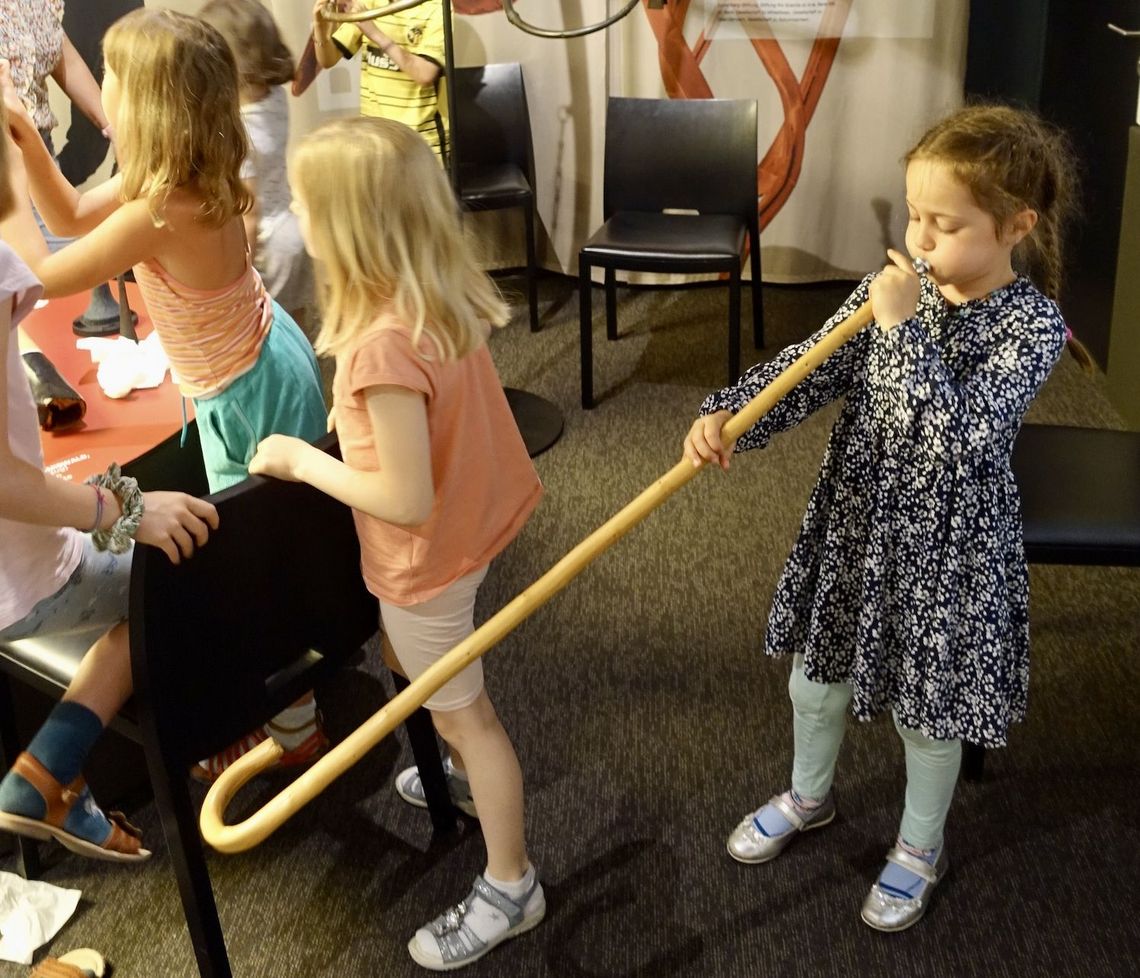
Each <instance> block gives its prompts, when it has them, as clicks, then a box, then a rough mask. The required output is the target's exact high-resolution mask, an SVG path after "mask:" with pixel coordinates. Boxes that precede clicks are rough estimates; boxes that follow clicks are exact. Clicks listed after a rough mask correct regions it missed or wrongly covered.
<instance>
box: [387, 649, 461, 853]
mask: <svg viewBox="0 0 1140 978" xmlns="http://www.w3.org/2000/svg"><path fill="white" fill-rule="evenodd" d="M392 682H393V683H394V684H395V687H396V693H397V694H399V693H402V692H403V691H404V690H405V689H407V688H408V686H409V683H408V680H407V679H405V678H404V677H403V676H401V675H400V674H399V673H397V672H394V673H392ZM404 729H405V730H407V732H408V743H410V744H411V745H412V756H413V757H414V758H415V759H416V767H417V768H419V772H420V780H421V781H422V782H423V786H424V797H425V798H426V799H427V806H428V812H429V813H430V814H431V824H432V828H433V829H435V831H436V832H450V831H452V829H454V828H455V808H454V807H453V806H452V804H451V795H450V794H449V793H448V791H447V775H445V774H444V773H443V762H442V761H441V760H440V757H439V746H438V743H437V741H436V739H435V726H434V725H433V724H432V722H431V714H430V713H429V712H428V711H427V710H425V709H423V708H422V707H421V708H420V709H418V710H416V711H415V712H414V713H413V714H412V715H411V716H410V717H408V719H407V720H405V721H404Z"/></svg>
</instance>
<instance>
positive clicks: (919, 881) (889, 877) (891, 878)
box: [879, 843, 942, 900]
mask: <svg viewBox="0 0 1140 978" xmlns="http://www.w3.org/2000/svg"><path fill="white" fill-rule="evenodd" d="M905 848H907V849H909V850H911V855H915V854H916V853H922V855H920V856H918V858H919V859H921V860H923V862H928V863H930V865H931V866H933V865H934V863H935V862H936V861H937V859H938V852H939V850H940V849H941V848H942V847H941V846H936V847H935V848H933V849H918V848H917V847H915V846H912V845H910V844H909V843H907V844H906V846H905ZM879 887H880V888H881V889H882V890H883V892H884V893H886V894H887V895H888V896H893V897H898V898H899V899H900V900H913V899H914V898H915V897H918V896H921V895H922V891H923V890H924V889H925V888H926V880H924V879H923V878H922V877H921V876H918V875H916V874H914V873H912V872H911V871H910V870H909V869H907V868H906V867H904V866H900V865H898V864H897V863H892V862H888V863H887V865H886V866H885V867H884V868H883V871H882V872H881V873H880V874H879Z"/></svg>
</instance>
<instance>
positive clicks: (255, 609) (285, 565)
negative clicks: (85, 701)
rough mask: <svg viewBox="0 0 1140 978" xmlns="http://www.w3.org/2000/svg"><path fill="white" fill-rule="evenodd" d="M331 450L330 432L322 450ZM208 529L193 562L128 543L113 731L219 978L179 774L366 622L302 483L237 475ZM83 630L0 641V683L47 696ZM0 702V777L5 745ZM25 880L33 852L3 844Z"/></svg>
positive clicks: (443, 814)
mask: <svg viewBox="0 0 1140 978" xmlns="http://www.w3.org/2000/svg"><path fill="white" fill-rule="evenodd" d="M322 447H324V448H325V449H326V450H330V451H334V452H335V449H336V442H335V436H334V435H330V436H328V438H327V439H326V440H325V441H324V442H322ZM212 501H213V502H214V503H215V504H216V505H217V507H218V513H219V515H220V520H221V526H220V528H219V529H218V531H217V532H215V533H214V534H213V536H212V537H211V540H210V542H209V544H208V546H206V547H204V548H203V549H202V550H201V551H199V552H198V553H197V554H195V556H194V557H193V559H191V560H188V561H184V562H183V563H182V564H179V565H177V566H176V565H174V564H171V563H170V561H168V560H167V559H166V557H165V555H163V554H162V553H161V552H160V551H157V550H153V549H151V548H148V547H138V548H137V549H136V551H135V557H134V561H133V564H132V569H131V609H132V613H131V620H130V633H131V665H132V670H133V673H134V683H135V696H134V698H133V699H132V701H131V702H130V703H128V704H127V706H126V708H125V709H124V710H123V711H122V713H121V715H120V716H119V717H117V718H116V720H115V722H114V724H113V726H115V727H116V728H118V729H120V730H121V731H122V732H124V733H125V734H126V735H127V736H130V737H132V738H134V739H135V740H138V741H139V742H141V743H142V745H143V748H144V751H145V753H146V759H147V768H148V771H149V774H150V780H151V785H152V787H153V789H154V797H155V803H156V806H157V809H158V812H159V815H160V817H161V820H162V825H163V832H164V834H165V836H166V839H167V844H168V845H169V847H170V851H171V857H172V861H173V863H174V869H175V874H176V876H177V880H178V888H179V893H180V894H181V897H182V905H183V910H184V912H185V915H186V922H187V925H188V928H189V932H190V937H191V941H192V943H193V947H194V953H195V955H196V957H197V962H198V969H199V972H200V974H201V975H202V976H203V978H229V976H230V975H231V970H230V964H229V958H228V956H227V953H226V947H225V941H224V938H223V936H222V930H221V924H220V923H219V921H218V914H217V907H216V904H215V902H214V896H213V890H212V888H211V885H210V877H209V871H208V869H207V866H206V860H205V855H204V853H203V850H202V844H201V841H200V838H199V834H198V825H197V817H196V812H195V809H194V805H193V804H192V801H191V797H190V792H189V785H188V772H189V768H190V766H191V765H192V764H193V763H194V762H195V761H196V760H197V759H199V758H202V757H206V756H209V755H210V754H213V753H215V752H217V751H219V750H221V749H222V748H224V747H225V746H226V745H227V744H230V743H232V742H233V741H234V740H236V739H237V738H238V737H240V736H242V735H243V734H245V733H247V732H248V731H249V730H252V729H254V728H255V727H257V726H259V725H260V724H262V723H264V722H265V721H266V720H268V719H269V718H270V717H272V716H273V715H274V714H276V713H278V712H279V711H280V710H282V709H283V708H285V707H286V706H288V705H289V704H290V703H291V702H293V701H294V700H295V699H297V698H298V697H299V696H300V695H301V694H302V693H304V692H305V691H307V690H310V689H312V688H313V687H314V686H315V685H317V684H318V683H320V682H321V680H322V679H323V678H324V677H325V676H327V675H328V674H329V673H330V672H331V671H332V670H334V669H336V668H338V667H340V666H341V665H343V664H344V663H345V662H346V660H348V659H349V658H350V657H352V656H354V655H355V654H356V653H357V652H358V650H359V649H360V647H361V645H362V644H363V643H364V642H365V641H367V640H368V639H369V638H370V637H371V636H372V635H373V634H375V632H376V630H377V627H378V624H379V617H378V615H379V611H378V607H377V604H376V599H375V598H373V597H372V596H371V595H370V594H369V593H368V591H367V590H366V589H365V587H364V585H363V582H362V580H361V576H360V566H359V561H360V551H359V547H358V544H357V540H356V532H355V529H354V527H353V522H352V516H351V513H350V511H349V510H348V509H347V508H346V507H344V506H342V505H341V504H340V503H337V502H335V501H334V500H332V499H331V498H329V497H328V496H325V495H324V494H322V493H320V492H318V491H317V490H315V489H313V488H312V487H310V486H306V485H302V484H299V483H288V482H278V481H276V480H272V479H259V478H252V479H248V480H246V481H245V482H243V483H242V484H240V485H238V486H234V487H232V488H230V489H227V490H225V491H224V492H222V493H219V494H218V495H216V496H214V497H212ZM95 637H96V636H94V635H81V636H70V637H66V638H64V639H55V640H48V639H44V640H26V641H21V642H11V643H7V644H0V696H10V690H9V689H8V677H9V676H12V677H15V678H17V679H19V680H20V681H21V682H25V683H31V684H32V685H34V686H37V687H38V688H40V689H41V690H43V691H45V692H47V693H49V694H50V695H53V696H56V697H58V696H59V695H60V694H61V693H62V692H63V690H64V689H66V687H67V684H68V683H69V682H70V681H71V678H72V676H73V675H74V673H75V669H76V667H77V666H78V663H79V660H80V659H81V658H82V656H83V654H84V652H85V651H86V650H87V648H88V647H89V646H90V644H91V642H92V641H93V640H94V638H95ZM10 717H11V709H10V700H3V699H0V733H2V734H3V749H4V755H5V756H4V758H3V760H4V764H5V768H6V767H7V766H8V765H9V764H10V763H11V761H12V760H13V759H14V758H15V755H16V753H18V751H19V749H20V745H19V744H18V742H17V741H16V739H15V733H14V730H13V729H12V726H13V725H12V724H11V722H10ZM407 729H408V734H409V738H410V740H411V742H412V749H413V752H414V754H415V759H416V763H417V764H418V765H419V766H420V771H421V773H423V774H424V775H425V782H424V787H425V790H426V792H427V794H428V799H429V808H430V809H431V817H432V822H433V825H434V826H435V828H436V829H437V830H445V829H447V828H449V827H451V826H453V825H454V816H453V811H452V809H451V803H450V800H449V798H448V794H447V787H446V782H445V779H444V774H443V768H442V765H441V763H440V758H439V752H438V749H437V746H436V740H435V734H434V730H433V728H432V725H431V719H430V717H429V716H428V714H427V713H426V711H423V710H420V711H418V712H417V714H415V715H413V716H412V717H409V719H408V723H407ZM18 849H19V852H18V860H19V863H20V868H21V871H23V872H25V873H26V874H27V875H35V873H36V872H37V871H38V861H37V858H36V853H35V849H34V844H33V843H30V842H29V841H28V840H26V839H20V840H19V843H18Z"/></svg>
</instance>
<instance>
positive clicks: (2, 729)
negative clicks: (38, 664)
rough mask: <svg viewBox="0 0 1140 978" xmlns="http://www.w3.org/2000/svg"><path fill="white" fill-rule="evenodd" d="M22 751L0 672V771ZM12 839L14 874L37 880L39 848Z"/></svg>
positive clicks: (9, 694)
mask: <svg viewBox="0 0 1140 978" xmlns="http://www.w3.org/2000/svg"><path fill="white" fill-rule="evenodd" d="M23 749H24V748H23V745H22V744H21V743H20V734H19V731H17V730H16V715H15V712H14V704H13V702H12V686H11V683H10V682H9V681H8V676H7V675H6V674H5V673H3V672H0V765H2V766H0V770H2V771H4V772H7V771H8V769H9V768H10V767H11V766H12V765H13V764H15V763H16V758H17V757H19V756H20V751H22V750H23ZM0 777H3V775H0ZM12 838H13V840H14V842H15V847H16V872H17V873H19V874H20V875H21V876H22V877H24V879H26V880H34V879H37V878H38V877H39V875H40V870H41V866H40V849H39V846H38V845H37V844H36V842H35V840H34V839H28V838H26V837H25V836H22V835H13V836H12Z"/></svg>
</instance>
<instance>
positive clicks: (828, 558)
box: [684, 105, 1075, 931]
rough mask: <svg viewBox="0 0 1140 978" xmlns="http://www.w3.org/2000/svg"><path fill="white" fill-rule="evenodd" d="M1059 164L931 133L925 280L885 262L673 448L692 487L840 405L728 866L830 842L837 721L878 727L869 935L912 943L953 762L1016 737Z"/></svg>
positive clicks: (1047, 150) (940, 871)
mask: <svg viewBox="0 0 1140 978" xmlns="http://www.w3.org/2000/svg"><path fill="white" fill-rule="evenodd" d="M1071 159H1072V158H1071V154H1070V151H1069V149H1068V144H1067V142H1066V140H1065V139H1064V137H1063V135H1062V134H1061V133H1059V132H1057V131H1056V130H1054V129H1052V128H1051V127H1049V126H1048V125H1046V124H1045V123H1043V122H1042V121H1041V120H1040V119H1038V118H1037V117H1036V116H1034V115H1032V114H1030V113H1027V112H1022V111H1019V110H1015V109H1012V108H1007V107H1004V106H993V105H989V106H973V107H968V108H965V109H962V110H960V111H958V112H956V113H954V114H953V115H951V116H949V117H947V118H946V119H944V120H943V121H942V122H940V123H939V124H937V125H936V126H935V127H934V128H933V129H931V130H930V131H929V132H928V133H927V134H926V135H925V136H923V137H922V139H920V140H919V142H918V144H917V145H916V146H915V147H914V148H913V149H912V150H911V151H910V152H909V153H908V154H907V155H906V157H905V162H906V202H907V211H908V214H909V223H908V225H907V232H906V247H907V249H908V250H909V252H910V257H911V258H913V259H919V258H921V259H923V260H924V261H925V262H926V263H927V266H928V268H929V272H928V273H924V274H919V273H917V272H916V271H915V269H914V267H913V266H912V264H911V261H910V260H909V259H908V258H906V257H904V256H903V255H901V254H899V253H898V252H896V251H893V250H892V251H888V252H887V255H888V258H889V262H888V263H887V265H886V267H885V268H884V269H883V270H882V271H881V272H879V273H878V274H874V275H870V276H868V277H867V278H866V279H864V280H863V282H862V283H860V285H859V287H858V288H857V289H856V290H855V292H854V293H853V294H852V295H851V297H850V298H849V299H848V300H847V302H845V303H844V304H843V306H842V307H841V308H840V309H839V310H838V311H837V312H836V313H835V315H834V316H832V318H831V319H830V320H828V322H827V323H825V324H824V326H823V328H822V329H821V330H820V331H819V332H818V333H817V334H816V335H815V336H813V337H811V338H810V339H809V340H807V341H806V342H804V343H802V344H799V345H796V346H792V347H789V348H788V349H786V350H784V351H783V352H782V353H780V354H779V355H778V356H777V357H775V358H774V359H773V360H771V361H769V362H767V363H761V364H757V365H756V366H754V367H753V368H752V369H750V370H749V371H748V372H747V373H746V374H745V375H744V376H743V377H742V378H741V379H740V380H739V381H738V382H737V383H735V384H733V385H732V386H730V387H727V388H725V389H724V390H721V391H718V392H717V393H715V394H712V395H710V396H709V397H708V398H706V399H705V402H704V403H703V404H702V406H701V412H700V413H701V417H699V418H698V419H697V421H696V422H695V423H694V424H693V426H692V428H691V429H690V431H689V433H688V435H687V436H686V438H685V446H684V451H685V455H686V457H688V458H690V459H691V460H692V461H693V463H694V464H695V465H699V464H704V463H706V462H716V463H718V464H719V465H721V467H722V468H725V469H727V468H728V465H729V458H730V455H731V453H732V452H733V451H734V450H736V451H742V450H745V449H749V448H759V447H763V446H764V445H765V444H766V443H767V442H768V440H769V439H770V438H771V437H772V435H773V434H775V433H776V432H778V431H783V430H786V429H788V428H791V427H792V426H793V425H795V424H798V423H799V422H800V421H802V420H803V419H804V418H806V417H807V416H808V415H809V414H811V413H812V412H813V411H816V410H817V409H819V408H821V407H823V406H824V405H825V404H827V403H829V402H830V401H833V400H835V399H837V398H840V397H842V398H845V403H844V406H843V409H842V411H841V412H840V415H839V418H838V420H837V421H836V423H835V427H834V429H833V430H832V433H831V439H830V443H829V445H828V448H827V452H826V454H825V456H824V460H823V468H822V472H821V473H820V477H819V481H818V483H817V485H816V487H815V490H814V491H813V493H812V496H811V499H810V501H809V503H808V507H807V512H806V514H805V516H804V521H803V526H802V528H801V530H800V534H799V538H798V539H797V541H796V543H795V546H794V547H793V549H792V553H791V556H790V557H789V558H788V562H787V564H786V566H785V568H784V572H783V575H782V576H781V579H780V582H779V584H778V586H777V589H776V593H775V596H774V598H773V604H772V610H771V615H770V618H769V622H768V633H767V640H766V646H767V651H768V653H769V654H770V655H787V654H791V655H792V656H793V660H792V672H791V679H790V681H789V684H788V689H789V694H790V697H791V700H792V708H793V727H794V740H795V758H794V762H793V766H792V777H791V786H790V789H789V790H787V791H785V792H784V793H782V794H778V795H776V796H774V797H773V798H771V799H770V800H769V801H768V802H767V803H765V804H764V805H762V806H761V807H760V808H759V809H758V810H757V811H755V812H753V813H751V814H749V815H748V816H747V817H745V818H744V820H743V821H742V822H741V823H740V825H739V826H737V828H736V829H735V830H734V831H733V833H732V834H731V836H730V837H729V839H728V851H729V853H730V855H732V857H733V858H734V859H737V860H739V861H740V862H745V863H762V862H767V861H768V860H770V859H773V858H774V857H776V856H777V855H779V854H780V853H781V852H782V851H783V850H784V849H785V848H786V847H787V845H788V844H789V843H790V842H791V841H792V840H793V839H794V838H795V837H796V836H797V835H798V834H799V833H800V832H803V831H806V830H808V829H814V828H819V827H822V826H824V825H826V824H828V823H829V822H830V821H831V820H832V819H833V818H834V817H835V810H836V809H835V798H834V794H833V791H832V780H833V776H834V773H835V762H836V757H837V756H838V753H839V747H840V743H841V742H842V739H843V734H844V727H845V721H846V715H847V712H848V711H849V710H850V712H851V713H853V714H854V715H855V716H856V717H858V718H859V719H864V720H865V719H870V718H871V717H873V716H875V715H876V714H878V713H880V712H882V711H883V710H886V709H890V711H891V713H892V716H893V718H894V723H895V726H896V728H897V730H898V733H899V736H900V737H901V738H902V741H903V745H904V750H905V754H906V768H907V790H906V800H905V807H904V810H903V816H902V823H901V825H900V828H899V834H898V838H897V840H896V843H895V845H894V846H893V847H892V848H891V850H890V852H889V853H888V854H887V863H886V866H885V868H884V869H883V871H882V873H881V874H880V876H879V878H878V880H877V882H876V883H875V884H874V886H872V887H871V891H870V893H869V894H868V896H867V898H866V900H865V901H864V903H863V908H862V918H863V920H864V921H865V922H866V923H867V924H869V925H870V926H871V927H874V928H876V929H878V930H884V931H895V930H902V929H904V928H906V927H909V926H910V925H912V924H914V923H915V922H917V921H918V920H919V919H920V918H921V917H922V915H923V913H925V911H926V908H927V906H928V904H929V901H930V896H931V894H932V892H933V890H934V888H935V886H936V885H937V884H938V882H939V881H940V880H941V879H942V877H943V876H944V875H945V873H946V870H947V868H948V865H949V863H948V859H947V854H946V847H945V845H944V843H943V827H944V825H945V821H946V814H947V811H948V809H949V807H950V800H951V798H952V796H953V793H954V787H955V784H956V782H957V777H958V768H959V765H960V761H961V745H962V741H963V740H965V741H969V742H971V743H974V744H980V745H983V746H986V747H999V746H1002V745H1004V744H1005V742H1006V730H1007V728H1008V727H1009V725H1010V723H1012V722H1014V721H1017V720H1020V719H1022V717H1023V716H1024V715H1025V704H1026V687H1027V683H1028V676H1029V660H1028V654H1029V629H1028V595H1029V584H1028V572H1027V568H1026V562H1025V553H1024V549H1023V544H1022V528H1021V518H1020V509H1019V502H1018V494H1017V487H1016V485H1015V483H1014V479H1013V474H1012V472H1011V469H1010V455H1011V451H1012V447H1013V442H1014V438H1015V437H1016V435H1017V432H1018V429H1019V427H1020V425H1021V419H1022V417H1023V415H1024V414H1025V411H1026V409H1027V408H1028V406H1029V403H1030V402H1031V401H1032V400H1033V397H1034V396H1035V395H1036V393H1037V391H1038V390H1039V389H1040V388H1041V386H1042V384H1044V382H1045V379H1046V378H1047V377H1048V376H1049V373H1050V371H1051V370H1052V369H1053V365H1054V364H1055V363H1056V362H1057V360H1058V358H1059V357H1060V355H1061V353H1062V351H1063V349H1064V347H1065V343H1066V337H1067V336H1068V331H1067V328H1066V326H1065V322H1064V320H1063V319H1062V318H1061V313H1060V312H1059V310H1058V308H1057V306H1056V304H1055V303H1054V301H1053V300H1054V299H1055V298H1056V296H1057V293H1058V290H1059V285H1060V271H1061V230H1062V226H1063V224H1064V221H1065V219H1066V218H1067V217H1068V216H1069V214H1070V213H1071V211H1072V209H1073V204H1074V197H1075V194H1074V185H1073V177H1072V174H1073V166H1072V163H1071ZM1015 265H1016V266H1017V267H1018V268H1021V267H1026V268H1029V269H1031V270H1032V271H1033V274H1034V276H1035V278H1036V279H1037V282H1039V284H1040V286H1041V288H1040V289H1039V287H1038V284H1035V282H1034V281H1033V280H1031V279H1030V278H1029V277H1027V275H1025V274H1023V273H1020V272H1018V271H1015ZM1042 289H1043V291H1042ZM868 298H869V299H870V301H871V304H872V309H873V311H874V315H875V325H873V326H872V327H870V328H868V329H866V330H864V331H863V332H862V333H860V334H858V335H857V336H856V337H855V338H854V339H852V340H851V341H850V342H848V343H847V344H846V345H845V346H844V347H842V348H840V349H839V350H838V351H837V352H836V353H835V354H834V355H833V356H832V357H831V358H830V359H829V360H827V361H826V362H825V363H824V364H823V365H822V366H821V367H820V368H819V369H818V370H817V371H816V372H815V373H814V374H812V375H811V376H810V377H809V378H808V379H807V380H805V381H804V382H803V383H802V384H800V385H799V386H798V387H797V388H795V389H794V390H793V391H792V392H791V393H789V394H788V395H787V396H786V397H785V398H784V399H783V400H781V401H780V402H779V403H778V404H777V405H776V406H775V408H774V409H773V410H772V411H771V412H770V413H769V414H768V415H766V416H765V417H764V418H762V419H761V420H760V421H759V422H758V423H757V424H756V425H755V426H754V427H753V428H751V429H750V430H749V431H748V432H746V433H745V434H744V435H743V436H742V437H741V438H740V440H739V441H738V442H737V443H736V444H735V445H733V444H731V443H726V442H724V441H723V440H722V439H721V437H720V429H721V426H722V425H723V424H724V422H725V420H727V418H728V417H730V416H731V415H732V414H733V413H735V412H736V411H738V410H739V409H740V408H742V407H743V406H744V405H745V404H746V403H747V402H748V401H749V400H751V399H752V397H753V396H755V395H756V394H757V393H758V392H759V391H760V390H761V389H762V388H764V387H765V386H767V385H768V384H769V383H770V382H771V381H772V380H773V379H774V378H775V377H776V376H777V375H778V374H779V373H780V372H781V371H782V370H784V369H785V368H786V367H787V366H789V365H790V364H791V363H792V362H793V361H794V360H795V359H797V358H798V357H799V356H800V355H801V354H802V353H803V352H804V351H805V350H807V349H808V348H809V347H810V346H812V345H813V344H814V343H816V342H818V341H819V340H820V339H821V338H822V337H823V336H825V335H826V334H827V333H828V332H829V331H830V330H831V329H833V328H834V327H835V326H836V325H837V324H839V323H840V322H842V321H843V320H844V319H846V318H847V317H848V316H849V315H850V314H851V313H853V312H854V311H855V310H856V309H857V308H858V307H859V306H860V305H861V304H862V303H864V302H865V301H866V300H867V299H868Z"/></svg>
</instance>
